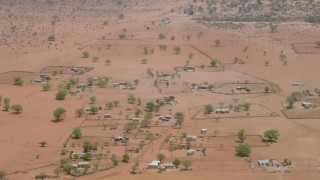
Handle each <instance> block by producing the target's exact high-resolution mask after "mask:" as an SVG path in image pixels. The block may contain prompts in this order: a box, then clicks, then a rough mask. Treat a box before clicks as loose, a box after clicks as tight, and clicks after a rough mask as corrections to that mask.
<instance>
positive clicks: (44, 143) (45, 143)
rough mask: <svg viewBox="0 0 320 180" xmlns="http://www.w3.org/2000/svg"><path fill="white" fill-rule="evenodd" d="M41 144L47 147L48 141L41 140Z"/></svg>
mask: <svg viewBox="0 0 320 180" xmlns="http://www.w3.org/2000/svg"><path fill="white" fill-rule="evenodd" d="M39 144H40V145H41V147H45V146H46V145H47V142H46V141H41V142H40V143H39Z"/></svg>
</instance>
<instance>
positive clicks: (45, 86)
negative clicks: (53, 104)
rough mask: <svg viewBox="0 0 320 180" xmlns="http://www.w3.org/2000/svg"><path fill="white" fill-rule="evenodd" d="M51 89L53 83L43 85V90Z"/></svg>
mask: <svg viewBox="0 0 320 180" xmlns="http://www.w3.org/2000/svg"><path fill="white" fill-rule="evenodd" d="M50 89H51V84H49V83H46V84H43V85H42V90H43V91H49V90H50Z"/></svg>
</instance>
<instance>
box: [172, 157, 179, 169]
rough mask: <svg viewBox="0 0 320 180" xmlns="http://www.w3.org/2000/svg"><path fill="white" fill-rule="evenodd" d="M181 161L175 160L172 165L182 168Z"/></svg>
mask: <svg viewBox="0 0 320 180" xmlns="http://www.w3.org/2000/svg"><path fill="white" fill-rule="evenodd" d="M180 163H181V161H180V160H179V159H175V160H173V161H172V164H174V165H175V166H176V167H177V168H178V167H179V166H180Z"/></svg>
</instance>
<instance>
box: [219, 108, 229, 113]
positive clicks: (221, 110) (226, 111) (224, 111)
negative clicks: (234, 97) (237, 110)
mask: <svg viewBox="0 0 320 180" xmlns="http://www.w3.org/2000/svg"><path fill="white" fill-rule="evenodd" d="M215 112H216V113H217V114H225V113H229V112H230V110H229V109H227V108H222V109H216V111H215Z"/></svg>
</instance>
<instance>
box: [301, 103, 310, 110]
mask: <svg viewBox="0 0 320 180" xmlns="http://www.w3.org/2000/svg"><path fill="white" fill-rule="evenodd" d="M302 106H303V107H304V108H305V109H309V108H311V107H312V103H311V102H302Z"/></svg>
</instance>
